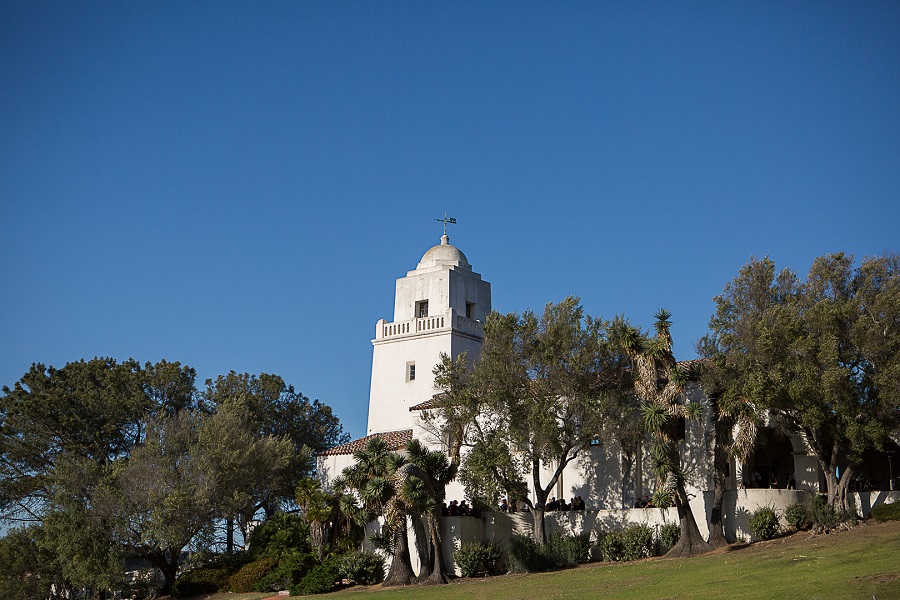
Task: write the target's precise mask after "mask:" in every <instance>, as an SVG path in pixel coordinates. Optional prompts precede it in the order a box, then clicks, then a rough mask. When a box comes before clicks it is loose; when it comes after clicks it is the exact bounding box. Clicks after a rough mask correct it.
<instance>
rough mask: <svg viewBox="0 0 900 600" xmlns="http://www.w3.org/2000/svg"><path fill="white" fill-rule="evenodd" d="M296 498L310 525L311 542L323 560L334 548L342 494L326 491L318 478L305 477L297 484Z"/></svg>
mask: <svg viewBox="0 0 900 600" xmlns="http://www.w3.org/2000/svg"><path fill="white" fill-rule="evenodd" d="M296 499H297V505H298V506H299V507H300V514H301V516H302V518H303V521H304V522H305V523H306V525H307V526H308V527H309V539H310V544H311V545H312V548H313V550H314V551H315V553H316V556H317V557H318V558H319V560H322V558H323V557H324V556H325V553H326V551H330V550H332V549H333V546H332V544H331V543H332V541H333V540H334V535H333V532H334V529H336V528H337V527H338V526H339V523H340V518H341V512H340V496H337V495H335V494H329V493H328V492H326V491H324V490H323V489H322V484H321V483H320V482H319V481H318V480H316V479H313V478H311V477H305V478H303V479H301V480H300V482H299V483H298V484H297V492H296Z"/></svg>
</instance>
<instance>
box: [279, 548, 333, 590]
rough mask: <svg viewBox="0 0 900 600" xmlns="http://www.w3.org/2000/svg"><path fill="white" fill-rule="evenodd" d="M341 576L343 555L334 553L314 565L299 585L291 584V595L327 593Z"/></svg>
mask: <svg viewBox="0 0 900 600" xmlns="http://www.w3.org/2000/svg"><path fill="white" fill-rule="evenodd" d="M340 578H341V557H340V556H338V555H332V556H329V557H328V558H326V559H325V560H324V561H323V562H322V563H321V564H318V565H316V566H315V567H313V568H312V569H311V570H310V571H309V573H307V574H306V576H305V577H304V578H303V579H301V580H300V583H298V584H297V585H294V586H291V588H290V591H291V596H307V595H311V594H326V593H328V592H330V591H331V590H332V588H334V585H335V583H336V582H337V581H338V580H340Z"/></svg>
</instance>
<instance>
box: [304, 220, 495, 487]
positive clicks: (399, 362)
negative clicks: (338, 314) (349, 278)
mask: <svg viewBox="0 0 900 600" xmlns="http://www.w3.org/2000/svg"><path fill="white" fill-rule="evenodd" d="M489 312H491V284H490V283H488V282H487V281H484V280H482V279H481V275H479V274H478V273H476V272H475V271H473V270H472V265H470V264H469V261H468V260H467V259H466V255H465V254H463V253H462V251H461V250H459V249H458V248H456V247H455V246H453V245H451V244H450V238H449V237H448V236H447V233H446V231H445V232H444V235H443V236H441V243H440V244H438V245H437V246H433V247H431V248H429V249H428V251H427V252H425V254H424V255H423V256H422V259H421V260H420V261H419V263H418V265H416V268H415V269H413V270H412V271H409V272H407V274H406V276H405V277H401V278H399V279H397V283H396V291H395V294H394V318H393V320H392V321H390V322H388V321H385V320H384V319H380V320H379V321H378V322H377V323H376V324H375V339H374V340H372V346H373V349H372V383H371V386H370V388H369V419H368V426H367V427H366V433H367V435H366V437H364V438H361V439H359V440H354V441H352V442H350V443H349V444H345V445H343V446H339V447H337V448H331V449H330V450H327V451H325V452H323V453H322V454H320V455H319V470H320V476H321V477H322V478H323V479H325V480H330V479H333V478H334V477H335V476H337V475H339V474H340V472H341V471H342V470H343V469H344V467H346V466H349V465H350V464H351V463H352V458H353V456H352V455H353V453H354V452H356V451H357V450H360V449H362V448H364V447H365V444H366V442H367V441H368V440H369V439H370V438H371V437H374V436H377V437H381V438H383V439H384V440H385V441H386V442H387V443H388V445H389V446H390V447H392V448H394V449H402V448H403V447H405V445H406V442H408V441H409V440H410V439H411V438H412V437H413V436H415V437H419V438H421V439H422V441H424V442H426V443H428V444H429V445H432V446H434V445H435V443H436V442H435V440H428V439H425V436H423V435H422V432H421V430H420V428H419V427H418V416H419V414H420V413H419V412H418V411H415V410H410V409H411V408H413V407H416V406H419V405H422V404H423V403H426V402H428V401H429V400H431V398H432V396H434V394H435V389H434V373H433V372H432V370H433V369H434V367H435V365H436V364H437V363H438V362H439V361H440V355H441V354H442V353H444V354H447V355H448V356H450V357H452V358H456V357H457V356H459V354H461V353H462V352H467V353H468V356H469V357H470V358H475V357H477V356H478V354H479V353H480V351H481V342H482V338H483V336H484V332H483V329H482V323H484V320H485V317H486V316H487V315H488V313H489ZM414 430H415V431H414Z"/></svg>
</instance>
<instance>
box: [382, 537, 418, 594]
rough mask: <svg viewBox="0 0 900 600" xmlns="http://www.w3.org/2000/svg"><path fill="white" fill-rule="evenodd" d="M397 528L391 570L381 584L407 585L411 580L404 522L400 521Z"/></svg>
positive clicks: (407, 541) (410, 565)
mask: <svg viewBox="0 0 900 600" xmlns="http://www.w3.org/2000/svg"><path fill="white" fill-rule="evenodd" d="M398 529H399V530H398V531H396V532H395V533H394V558H393V560H392V561H391V570H390V571H389V572H388V574H387V577H386V578H385V579H384V583H383V584H382V585H383V586H395V585H409V584H410V583H412V580H413V570H412V564H410V560H409V535H407V533H406V523H405V522H404V523H401V525H400V527H399V528H398Z"/></svg>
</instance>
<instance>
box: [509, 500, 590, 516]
mask: <svg viewBox="0 0 900 600" xmlns="http://www.w3.org/2000/svg"><path fill="white" fill-rule="evenodd" d="M584 509H585V506H584V499H583V498H582V497H581V496H575V497H574V498H572V501H571V502H566V499H565V498H560V499H559V500H557V499H556V496H553V497H552V498H550V501H549V502H547V504H546V506H545V507H544V510H545V511H547V512H552V511H557V510H562V511H568V510H584ZM497 510H499V511H500V512H511V513H512V512H529V511H530V510H531V508H530V507H529V505H528V503H527V502H525V500H519V501H518V502H517V501H515V500H513V501H510V500H509V499H507V498H503V499H502V500H500V506H499V507H498V509H497Z"/></svg>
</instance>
